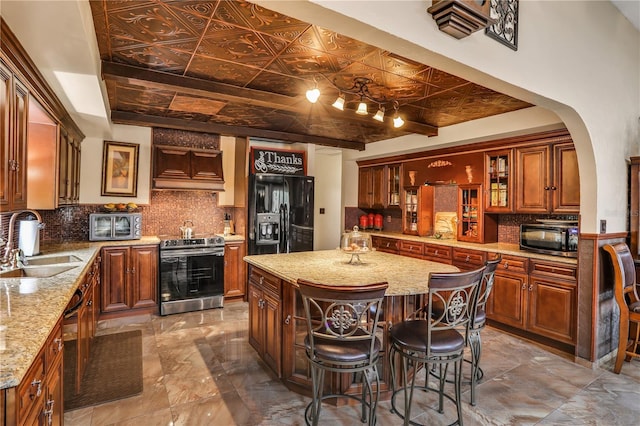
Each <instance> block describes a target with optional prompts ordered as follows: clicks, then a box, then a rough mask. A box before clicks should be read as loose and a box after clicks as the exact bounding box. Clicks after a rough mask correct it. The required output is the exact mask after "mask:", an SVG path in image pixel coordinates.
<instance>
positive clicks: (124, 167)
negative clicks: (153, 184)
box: [101, 141, 140, 197]
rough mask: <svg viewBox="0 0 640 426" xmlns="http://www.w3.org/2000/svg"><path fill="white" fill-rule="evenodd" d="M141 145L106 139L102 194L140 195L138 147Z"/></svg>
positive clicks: (118, 195) (103, 153) (103, 157)
mask: <svg viewBox="0 0 640 426" xmlns="http://www.w3.org/2000/svg"><path fill="white" fill-rule="evenodd" d="M139 147H140V145H138V144H135V143H126V142H112V141H104V145H103V151H102V192H101V194H102V195H107V196H116V197H135V196H137V195H138V149H139Z"/></svg>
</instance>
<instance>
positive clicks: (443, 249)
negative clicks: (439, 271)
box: [424, 244, 451, 263]
mask: <svg viewBox="0 0 640 426" xmlns="http://www.w3.org/2000/svg"><path fill="white" fill-rule="evenodd" d="M424 255H425V256H426V257H428V258H429V260H433V261H434V262H440V261H442V262H446V263H451V247H447V246H435V245H434V246H432V245H429V244H425V245H424Z"/></svg>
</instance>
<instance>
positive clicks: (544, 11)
mask: <svg viewBox="0 0 640 426" xmlns="http://www.w3.org/2000/svg"><path fill="white" fill-rule="evenodd" d="M257 2H258V3H260V4H262V5H264V6H265V7H268V8H270V9H275V10H278V11H280V12H282V13H285V14H287V15H289V16H293V17H296V18H298V19H301V20H303V21H306V22H311V23H314V24H317V25H320V26H322V27H325V28H328V29H331V30H334V31H337V32H339V33H341V34H344V35H347V36H351V37H353V38H356V39H358V40H361V41H364V42H367V43H370V44H373V45H375V46H378V47H381V48H384V49H388V50H390V51H393V52H395V53H398V54H400V55H402V56H405V57H408V58H410V59H413V60H416V61H418V62H421V63H424V64H429V65H432V66H434V67H435V68H438V69H441V70H443V71H446V72H449V73H451V74H454V75H457V76H460V77H462V78H465V79H468V80H470V81H473V82H475V83H478V84H481V85H483V86H485V87H489V88H491V89H494V90H497V91H500V92H503V93H506V94H509V95H512V96H514V97H517V98H519V99H523V100H525V101H528V102H531V103H533V104H535V105H539V106H542V107H544V108H546V109H548V110H549V111H552V112H554V113H555V114H557V115H558V116H559V117H560V118H561V120H562V121H563V122H564V123H565V124H566V126H567V128H568V129H569V131H570V133H571V136H572V138H573V141H574V144H575V146H576V151H577V155H578V162H579V167H580V171H581V172H580V185H581V204H582V206H581V212H580V213H581V225H582V232H586V233H597V232H598V221H599V220H600V219H606V220H607V222H608V227H607V230H608V231H609V232H620V231H625V230H626V206H627V199H626V192H625V191H612V190H611V188H624V187H626V170H627V165H626V160H627V159H628V157H629V156H630V155H638V154H640V142H639V126H638V117H639V116H640V79H639V78H638V75H640V36H639V32H638V30H636V29H635V28H634V27H633V26H632V25H631V23H630V22H629V21H628V20H627V19H626V18H625V17H624V16H623V15H622V14H621V13H620V12H619V11H618V10H617V9H616V8H615V7H614V6H613V5H612V4H611V2H609V1H608V0H604V1H587V0H584V1H582V0H575V1H521V2H520V3H519V4H520V14H519V16H520V19H519V28H518V50H517V51H513V50H511V49H509V48H507V47H505V46H503V45H501V44H500V43H498V42H496V41H495V40H492V39H490V38H489V37H486V36H485V35H484V34H483V33H482V32H479V33H476V34H472V35H471V36H469V37H466V38H464V39H462V40H457V39H455V38H453V37H450V36H449V35H447V34H445V33H443V32H441V31H439V30H438V28H437V25H436V24H435V22H434V20H433V19H432V17H431V15H429V14H428V13H427V12H426V9H427V7H428V6H429V3H430V2H428V1H422V0H420V1H418V0H411V1H382V0H381V1H372V2H371V1H370V2H366V3H364V2H361V1H330V0H314V1H296V2H288V1H273V0H270V1H264V0H258V1H257ZM365 4H366V7H363V5H365ZM440 131H444V129H440ZM365 152H366V151H365ZM346 177H347V175H346V174H345V178H346ZM346 184H347V183H346V182H345V185H346Z"/></svg>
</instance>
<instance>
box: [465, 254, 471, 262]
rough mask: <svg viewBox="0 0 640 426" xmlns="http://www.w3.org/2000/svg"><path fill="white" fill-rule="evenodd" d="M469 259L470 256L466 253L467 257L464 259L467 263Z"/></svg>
mask: <svg viewBox="0 0 640 426" xmlns="http://www.w3.org/2000/svg"><path fill="white" fill-rule="evenodd" d="M469 260H471V258H470V257H469V255H467V258H466V259H465V260H464V261H465V262H467V263H468V262H469Z"/></svg>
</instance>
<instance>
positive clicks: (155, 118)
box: [90, 0, 531, 150]
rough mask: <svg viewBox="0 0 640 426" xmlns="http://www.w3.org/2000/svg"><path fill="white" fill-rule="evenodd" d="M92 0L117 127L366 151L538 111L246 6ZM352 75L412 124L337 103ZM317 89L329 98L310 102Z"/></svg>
mask: <svg viewBox="0 0 640 426" xmlns="http://www.w3.org/2000/svg"><path fill="white" fill-rule="evenodd" d="M90 4H91V10H92V14H93V20H94V24H95V30H96V36H97V40H98V46H99V49H100V56H101V59H102V76H103V78H104V80H105V82H106V87H107V92H108V96H109V104H110V106H111V119H112V121H113V122H115V123H121V124H132V125H142V126H151V127H167V128H169V127H170V128H176V129H188V130H192V131H199V132H205V133H219V134H232V135H238V136H252V137H261V138H268V139H277V140H282V141H286V142H302V143H313V144H318V145H327V146H335V147H341V148H351V149H358V150H362V149H364V145H365V144H366V143H369V142H375V141H379V140H384V139H389V138H393V137H397V136H401V135H405V134H408V133H417V134H423V135H428V136H433V135H436V134H437V131H438V128H439V127H443V126H449V125H452V124H457V123H461V122H465V121H470V120H475V119H479V118H483V117H488V116H492V115H496V114H502V113H506V112H510V111H515V110H518V109H522V108H527V107H530V106H531V105H530V104H528V103H526V102H523V101H521V100H518V99H515V98H512V97H510V96H507V95H504V94H502V93H498V92H495V91H493V90H490V89H488V88H485V87H482V86H480V85H478V84H475V83H471V82H469V81H466V80H464V79H461V78H459V77H456V76H454V75H451V74H447V73H445V72H442V71H440V70H437V69H435V68H433V67H431V66H429V65H428V64H421V63H417V62H415V61H413V60H410V59H407V58H403V57H401V56H399V55H397V54H395V53H393V52H389V51H386V50H383V49H379V48H377V47H375V46H371V45H367V44H365V43H362V42H360V41H358V40H356V39H353V38H350V37H346V36H343V35H341V34H338V33H336V32H333V31H331V30H328V29H325V28H321V27H318V26H315V25H311V24H308V23H305V22H302V21H299V20H297V19H294V18H291V17H288V16H284V15H282V14H280V13H276V12H273V11H270V10H268V9H265V8H263V7H261V6H258V5H255V4H252V3H249V2H245V1H221V0H219V1H189V2H175V1H164V0H150V1H138V0H128V1H126V0H125V1H118V2H113V1H109V0H96V1H91V2H90ZM425 13H427V12H426V10H425ZM355 78H366V79H369V80H371V82H372V83H371V84H369V85H368V88H369V90H370V91H371V93H372V95H373V96H374V97H375V98H384V99H393V100H395V101H396V102H398V106H399V112H400V113H401V114H402V116H403V118H404V120H405V125H404V126H402V127H401V128H399V129H395V128H394V127H393V126H392V125H391V123H390V120H391V117H390V114H387V116H386V117H385V122H383V123H380V122H377V121H375V120H372V117H370V116H368V117H367V116H360V115H357V114H355V107H356V100H348V101H347V103H346V105H345V107H346V108H345V111H338V110H336V109H334V108H332V107H331V102H333V100H334V99H335V98H336V96H338V94H339V91H338V90H337V88H336V87H340V88H346V87H349V86H351V85H352V84H353V82H354V79H355ZM314 84H317V86H318V88H319V89H320V90H321V91H322V93H323V94H326V99H323V98H321V100H320V101H318V102H317V103H315V104H311V103H309V102H308V101H307V100H306V99H305V91H306V90H307V89H310V88H312V87H313V85H314ZM330 98H333V99H331V100H329V99H330ZM388 112H389V111H388Z"/></svg>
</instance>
